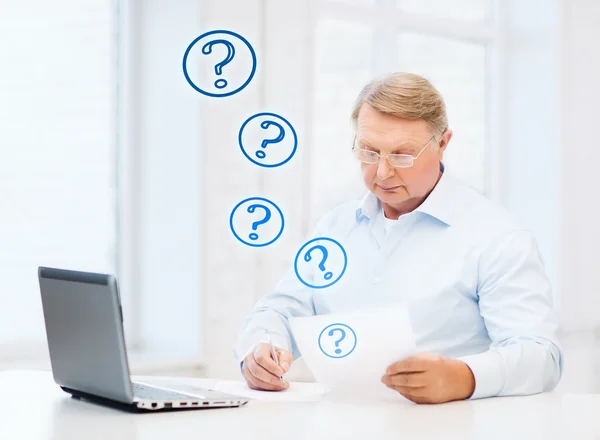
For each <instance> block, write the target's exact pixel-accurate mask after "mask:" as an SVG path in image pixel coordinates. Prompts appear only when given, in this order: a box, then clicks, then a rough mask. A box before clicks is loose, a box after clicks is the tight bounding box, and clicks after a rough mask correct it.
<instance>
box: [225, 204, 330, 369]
mask: <svg viewBox="0 0 600 440" xmlns="http://www.w3.org/2000/svg"><path fill="white" fill-rule="evenodd" d="M331 220H332V215H331V214H330V215H329V216H326V217H325V218H324V219H322V220H321V221H320V222H319V224H318V225H317V228H316V229H315V231H314V233H313V236H312V238H316V237H320V236H324V235H325V236H326V235H327V231H328V230H329V227H328V226H326V225H327V224H329V222H331ZM313 275H314V274H312V275H311V276H313ZM305 281H307V282H308V283H309V284H311V281H312V278H310V277H309V279H307V280H305ZM313 290H314V289H313V288H311V287H308V286H306V285H305V284H303V283H302V282H301V281H300V280H299V279H298V276H297V275H296V271H295V269H294V267H293V264H292V267H291V268H290V269H289V270H288V272H287V273H286V274H285V276H284V277H283V278H282V279H281V280H280V281H279V283H277V285H276V286H275V289H274V291H273V292H271V293H268V294H266V295H265V296H263V297H262V298H261V299H260V300H259V301H258V302H257V303H256V305H255V306H254V309H253V310H252V312H251V313H250V314H249V315H248V316H247V317H246V319H245V321H244V324H243V329H242V331H241V333H240V336H239V338H238V341H237V343H236V344H235V346H234V356H235V358H236V360H237V361H238V362H239V363H240V365H241V363H242V361H243V359H244V357H245V356H246V354H248V353H249V352H250V350H252V349H254V347H255V346H256V345H257V344H260V343H263V342H267V340H266V339H265V334H264V330H265V329H268V330H269V333H270V335H271V340H272V342H273V345H274V346H276V347H279V348H282V349H284V350H287V351H290V352H291V353H292V355H293V357H294V359H297V358H298V357H300V352H299V350H298V346H297V344H296V342H295V340H294V338H293V335H292V332H291V328H290V324H289V321H288V320H289V318H292V317H300V316H312V315H315V306H314V301H313Z"/></svg>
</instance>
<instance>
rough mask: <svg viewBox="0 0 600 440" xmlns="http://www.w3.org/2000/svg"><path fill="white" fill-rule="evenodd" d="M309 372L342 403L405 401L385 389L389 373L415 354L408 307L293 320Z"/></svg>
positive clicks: (393, 392)
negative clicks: (343, 399) (343, 400)
mask: <svg viewBox="0 0 600 440" xmlns="http://www.w3.org/2000/svg"><path fill="white" fill-rule="evenodd" d="M290 325H291V328H292V333H293V335H294V338H295V340H296V343H297V344H298V348H299V349H300V352H301V353H302V357H303V358H304V360H305V362H306V364H307V366H308V368H310V370H311V371H312V373H313V375H314V376H315V378H316V379H317V381H319V383H320V384H321V385H322V386H323V388H324V389H325V390H326V391H327V392H328V394H330V395H333V396H339V397H350V398H359V397H362V398H375V399H380V398H382V399H386V400H387V399H398V400H404V398H403V397H402V396H401V395H400V394H399V393H398V392H396V391H393V390H391V389H389V388H387V387H386V386H385V385H384V384H382V383H381V377H382V376H383V375H384V374H385V370H386V368H387V367H388V366H389V365H391V364H392V363H394V362H397V361H400V360H403V359H406V358H408V357H411V356H414V355H415V354H416V352H417V351H416V344H415V336H414V333H413V331H412V326H411V323H410V320H409V316H408V310H407V308H406V306H404V305H396V306H393V307H389V308H385V309H371V310H365V311H360V312H345V313H336V314H329V315H318V316H311V317H302V318H292V319H290Z"/></svg>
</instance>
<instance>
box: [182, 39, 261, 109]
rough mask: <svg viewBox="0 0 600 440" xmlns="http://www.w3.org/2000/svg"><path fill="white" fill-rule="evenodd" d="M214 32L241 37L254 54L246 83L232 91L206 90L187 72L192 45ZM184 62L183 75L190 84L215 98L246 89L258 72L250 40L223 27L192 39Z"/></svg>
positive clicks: (198, 90) (184, 55)
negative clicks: (214, 91) (213, 91)
mask: <svg viewBox="0 0 600 440" xmlns="http://www.w3.org/2000/svg"><path fill="white" fill-rule="evenodd" d="M213 34H227V35H231V36H233V37H236V38H239V39H240V40H242V42H243V43H244V44H245V45H246V46H247V47H248V49H250V54H251V55H252V71H251V72H250V76H249V77H248V79H247V80H246V82H245V83H244V84H242V85H241V86H240V87H238V88H237V89H235V90H233V91H231V92H227V93H222V94H217V93H212V92H208V91H206V90H202V89H201V88H200V87H198V86H197V85H196V84H194V82H193V81H192V80H191V78H190V76H189V75H188V72H187V58H188V55H189V53H190V51H191V50H192V47H193V46H194V44H196V43H197V42H198V41H200V40H201V39H202V38H204V37H207V36H209V35H213ZM182 64H183V75H184V76H185V79H186V80H187V82H188V83H189V85H190V86H192V88H193V89H194V90H196V91H197V92H199V93H201V94H203V95H205V96H210V97H213V98H225V97H227V96H231V95H234V94H236V93H238V92H239V91H241V90H242V89H244V88H245V87H246V86H247V85H248V84H250V81H252V78H254V74H255V73H256V64H257V62H256V53H255V52H254V48H253V47H252V45H251V44H250V43H249V42H248V40H246V39H245V38H244V37H242V36H241V35H240V34H237V33H235V32H232V31H227V30H224V29H221V30H214V31H209V32H205V33H203V34H202V35H200V36H199V37H197V38H196V39H194V41H192V42H191V43H190V44H189V46H188V47H187V49H186V50H185V53H184V54H183V62H182Z"/></svg>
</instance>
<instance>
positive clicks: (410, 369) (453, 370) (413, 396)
mask: <svg viewBox="0 0 600 440" xmlns="http://www.w3.org/2000/svg"><path fill="white" fill-rule="evenodd" d="M381 381H382V382H383V383H384V384H385V385H387V386H388V388H391V389H394V390H396V391H398V392H399V393H400V394H402V395H403V396H404V397H406V398H407V399H409V400H412V401H413V402H415V403H444V402H450V401H452V400H463V399H468V398H469V397H471V395H472V394H473V391H475V377H474V376H473V373H472V371H471V369H470V368H469V367H468V366H467V364H465V363H464V362H462V361H459V360H456V359H452V358H449V357H445V356H439V355H436V354H433V353H421V354H419V355H417V356H415V357H411V358H408V359H405V360H403V361H400V362H396V363H395V364H392V365H390V366H389V367H388V368H387V370H386V372H385V376H383V377H382V378H381Z"/></svg>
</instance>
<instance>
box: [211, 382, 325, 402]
mask: <svg viewBox="0 0 600 440" xmlns="http://www.w3.org/2000/svg"><path fill="white" fill-rule="evenodd" d="M211 388H212V389H213V390H216V391H221V392H223V393H228V394H233V395H236V396H242V397H247V398H249V399H255V400H262V401H268V402H315V401H319V400H321V399H322V398H323V387H322V386H321V384H318V383H308V382H292V383H290V387H289V388H288V389H287V390H285V391H276V392H274V391H258V390H253V389H251V388H249V387H248V385H246V382H242V381H237V380H222V381H219V382H217V383H216V385H215V386H213V387H211Z"/></svg>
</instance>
